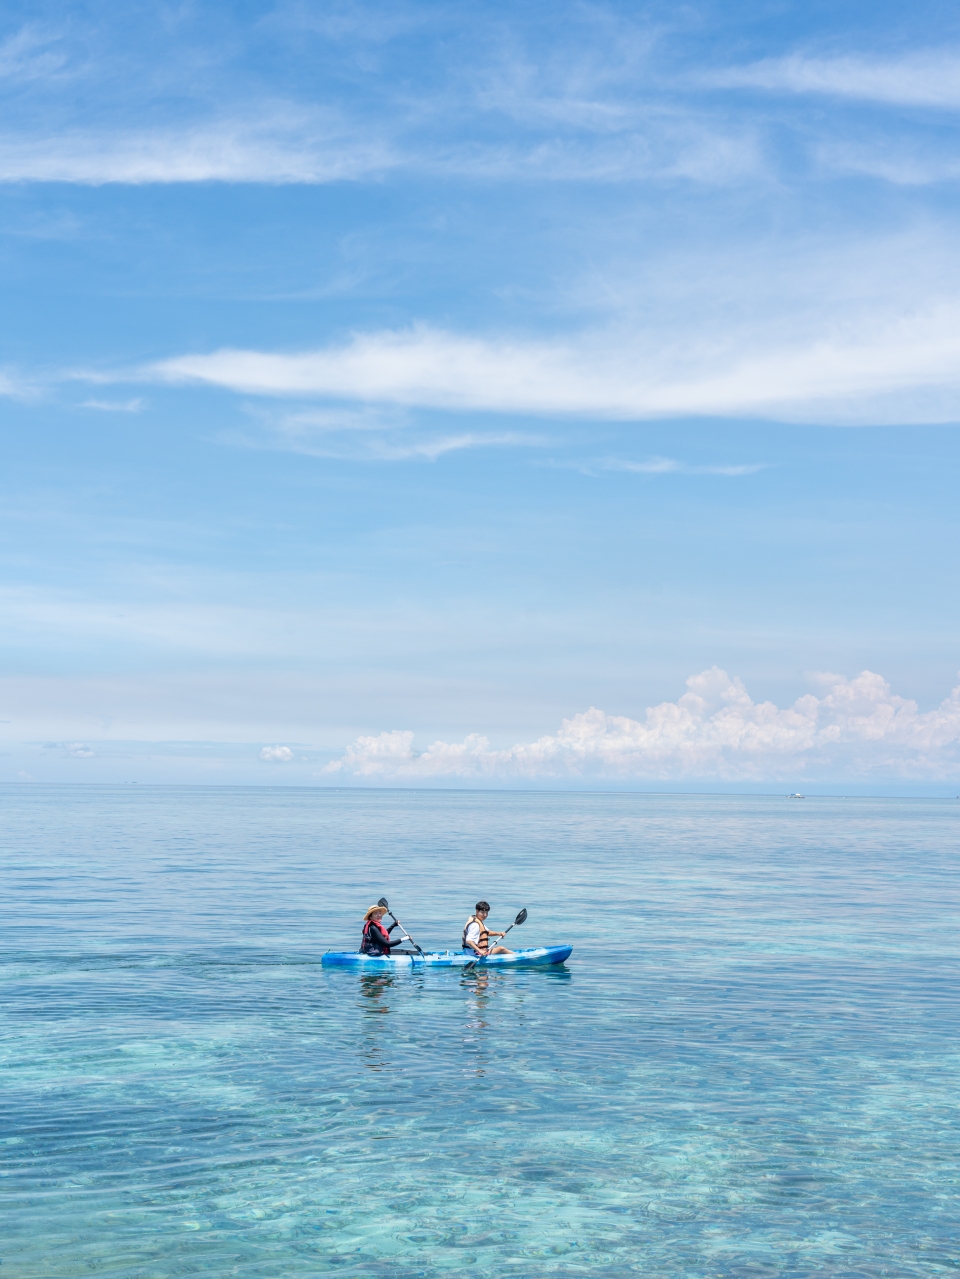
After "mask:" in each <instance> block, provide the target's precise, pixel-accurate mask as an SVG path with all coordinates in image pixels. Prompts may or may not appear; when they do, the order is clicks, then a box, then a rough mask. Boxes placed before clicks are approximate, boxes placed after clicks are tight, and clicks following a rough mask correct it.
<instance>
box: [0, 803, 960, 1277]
mask: <svg viewBox="0 0 960 1279" xmlns="http://www.w3.org/2000/svg"><path fill="white" fill-rule="evenodd" d="M0 804H2V886H0V887H2V892H0V910H2V913H3V986H2V992H3V994H2V998H3V1022H2V1044H0V1067H2V1069H0V1088H2V1091H0V1124H2V1132H0V1141H2V1145H0V1154H2V1167H0V1173H2V1178H0V1196H2V1227H0V1230H2V1244H0V1257H2V1270H0V1275H3V1276H6V1279H13V1277H14V1276H17V1277H20V1276H23V1277H24V1279H27V1277H29V1279H55V1277H60V1276H64V1277H66V1276H71V1277H72V1276H79V1275H90V1274H97V1275H109V1276H137V1277H138V1279H139V1277H143V1279H147V1277H149V1279H167V1277H168V1276H171V1277H172V1276H183V1275H195V1274H196V1275H209V1276H220V1275H223V1276H226V1275H240V1276H264V1277H266V1276H270V1277H271V1279H287V1277H288V1276H298V1275H304V1276H309V1275H327V1274H333V1275H340V1276H345V1277H346V1276H364V1277H367V1276H371V1277H373V1276H384V1277H386V1276H390V1277H391V1279H401V1277H403V1279H406V1277H407V1276H417V1275H419V1276H426V1277H428V1279H435V1277H436V1279H439V1277H440V1276H443V1277H444V1279H449V1277H452V1276H461V1275H462V1276H471V1277H474V1276H477V1275H483V1276H486V1277H487V1279H499V1277H500V1276H520V1277H522V1276H539V1275H551V1276H552V1275H556V1276H563V1275H571V1276H572V1275H589V1276H620V1275H627V1274H634V1273H635V1274H644V1275H648V1276H651V1275H652V1276H673V1275H684V1276H767V1275H769V1276H774V1275H776V1276H781V1275H782V1276H803V1275H812V1274H825V1275H830V1276H879V1275H887V1276H913V1275H916V1276H930V1275H934V1274H956V1273H957V1271H958V1270H960V1184H958V1182H960V1109H958V1082H960V1080H958V1067H960V991H958V982H957V979H958V972H960V964H958V957H960V933H958V923H960V909H958V908H960V803H958V802H957V801H951V802H947V801H933V800H905V801H896V800H864V799H850V800H839V799H837V800H827V799H807V800H803V801H787V800H785V799H782V798H776V799H764V798H745V799H741V798H729V797H719V798H718V797H704V798H696V797H694V798H691V797H680V796H669V797H663V796H642V795H584V794H577V795H555V794H552V795H535V794H465V793H435V792H434V793H425V792H389V791H381V792H361V791H352V792H342V791H341V792H335V791H328V790H309V791H308V790H300V791H297V790H293V791H291V790H273V791H270V790H253V789H237V790H231V789H173V788H147V787H144V786H139V787H134V786H127V787H123V788H116V789H112V788H94V787H91V788H68V787H64V788H62V789H58V788H40V787H37V788H29V787H21V788H18V789H5V790H3V791H0ZM381 894H385V895H386V896H388V897H389V898H390V901H391V904H393V905H395V907H396V909H397V910H398V912H399V913H400V915H401V918H402V919H403V921H404V923H405V924H406V925H407V926H408V927H409V928H410V929H411V931H412V932H413V934H414V936H415V937H416V938H417V940H418V941H419V942H420V944H421V945H423V946H424V947H427V946H430V947H440V946H447V945H451V944H454V945H455V944H457V943H458V940H459V932H460V928H461V926H462V924H463V921H464V919H465V918H466V916H467V914H468V913H469V909H470V907H471V906H472V904H473V903H474V902H475V901H476V900H477V898H478V897H480V896H484V897H487V898H488V899H489V900H490V901H491V902H492V903H493V908H494V909H493V914H492V917H491V919H492V923H493V924H494V926H498V925H499V926H501V927H502V926H504V925H505V924H506V922H508V920H509V919H510V918H512V916H513V915H514V914H515V912H516V911H517V910H518V909H519V908H520V907H521V906H526V907H527V908H528V909H529V912H530V918H529V922H528V923H527V924H525V925H524V926H523V928H522V929H518V930H516V931H515V933H514V934H512V936H513V937H516V938H517V940H518V943H520V942H521V941H522V943H523V944H525V945H533V944H540V943H553V942H562V941H569V942H572V943H573V945H574V947H575V949H574V952H573V956H572V958H571V960H570V961H569V963H568V964H567V965H565V966H563V967H562V968H560V969H558V970H554V971H537V970H530V971H526V972H524V971H515V972H490V973H479V974H468V975H463V974H460V973H457V972H451V971H439V972H432V973H417V974H407V975H400V976H397V977H395V978H389V977H385V978H380V977H361V976H359V975H358V974H351V973H349V972H346V971H336V970H324V969H322V968H321V967H320V962H319V961H320V956H321V954H322V953H323V951H324V950H326V949H331V948H332V949H341V948H350V949H352V948H354V947H355V946H356V944H357V939H358V934H359V928H360V917H361V915H362V912H363V910H364V908H365V907H366V906H367V905H369V904H370V903H371V902H372V901H374V900H375V899H376V898H377V897H378V896H380V895H381Z"/></svg>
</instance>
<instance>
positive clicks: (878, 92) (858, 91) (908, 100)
mask: <svg viewBox="0 0 960 1279" xmlns="http://www.w3.org/2000/svg"><path fill="white" fill-rule="evenodd" d="M708 79H709V83H711V84H716V85H719V86H721V87H727V88H755V89H769V90H773V91H780V92H787V93H815V94H826V95H830V96H833V97H840V98H856V99H860V100H863V101H871V102H885V103H895V104H897V105H899V106H922V107H940V108H945V109H949V110H955V109H956V108H958V107H960V54H957V53H953V52H939V51H937V50H921V51H919V52H916V53H911V54H908V55H906V56H905V57H902V58H896V59H882V58H864V57H858V56H856V55H850V56H847V57H842V58H816V57H807V56H805V55H804V54H791V55H789V56H788V57H785V58H766V59H764V60H763V61H761V62H754V63H751V64H750V65H748V66H743V67H730V68H729V69H727V70H724V71H721V72H719V73H717V74H714V75H711V76H710V77H709V78H708Z"/></svg>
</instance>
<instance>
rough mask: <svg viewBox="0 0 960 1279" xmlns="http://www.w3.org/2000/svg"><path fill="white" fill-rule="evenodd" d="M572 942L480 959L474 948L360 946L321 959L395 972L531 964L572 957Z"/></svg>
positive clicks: (327, 964) (335, 964) (329, 964)
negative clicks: (384, 950)
mask: <svg viewBox="0 0 960 1279" xmlns="http://www.w3.org/2000/svg"><path fill="white" fill-rule="evenodd" d="M572 950H573V947H572V946H531V947H529V948H527V949H526V950H515V951H514V952H513V954H512V955H486V956H485V957H484V958H483V959H477V957H476V955H475V954H474V953H473V951H472V950H428V951H427V952H426V953H425V954H423V955H418V954H416V953H414V954H412V955H410V954H403V955H398V954H397V953H396V952H394V953H393V954H392V955H390V956H389V958H388V957H387V956H386V955H363V954H361V953H360V951H358V950H328V951H327V953H326V954H325V955H324V957H323V959H322V960H321V963H322V964H323V965H324V966H325V967H327V968H361V969H363V971H364V972H380V973H382V972H391V971H393V970H395V969H397V968H465V967H466V965H467V964H476V966H477V967H478V968H519V967H526V968H529V967H530V965H531V964H562V963H563V961H564V960H565V959H569V958H570V952H571V951H572Z"/></svg>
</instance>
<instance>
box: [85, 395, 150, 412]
mask: <svg viewBox="0 0 960 1279" xmlns="http://www.w3.org/2000/svg"><path fill="white" fill-rule="evenodd" d="M80 407H81V408H84V409H99V410H100V411H101V412H102V413H139V412H140V410H141V409H142V408H143V400H142V399H140V398H139V397H138V398H137V399H134V400H84V402H83V404H81V406H80Z"/></svg>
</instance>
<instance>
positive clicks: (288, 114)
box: [0, 107, 396, 186]
mask: <svg viewBox="0 0 960 1279" xmlns="http://www.w3.org/2000/svg"><path fill="white" fill-rule="evenodd" d="M395 163H396V159H395V157H393V156H392V155H391V153H390V151H389V149H388V148H387V147H386V146H385V145H384V144H382V143H380V142H379V141H377V140H376V139H365V138H358V137H353V136H351V133H350V130H349V129H347V128H346V127H345V126H343V125H342V124H341V123H340V121H339V120H338V119H337V117H336V116H335V115H332V114H330V113H322V112H317V111H310V110H301V109H296V108H290V109H287V110H276V109H275V110H273V111H271V110H270V109H269V107H264V108H263V110H262V112H261V113H259V114H258V115H257V117H256V118H250V119H227V120H223V121H218V122H213V123H207V124H197V125H193V126H183V127H179V128H167V129H140V130H120V129H118V130H113V131H109V132H102V133H100V132H96V131H70V132H67V131H60V132H50V133H48V134H45V135H36V136H34V135H26V134H14V133H6V134H2V135H0V182H72V183H80V184H84V185H91V186H98V185H102V184H104V183H111V182H116V183H127V184H140V183H165V182H267V183H322V182H337V181H345V180H350V179H356V178H359V177H365V176H370V175H375V174H379V173H383V172H385V171H386V170H387V169H389V168H391V167H392V166H393V165H394V164H395Z"/></svg>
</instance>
